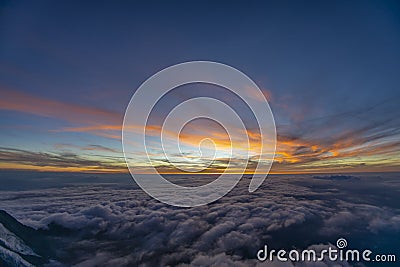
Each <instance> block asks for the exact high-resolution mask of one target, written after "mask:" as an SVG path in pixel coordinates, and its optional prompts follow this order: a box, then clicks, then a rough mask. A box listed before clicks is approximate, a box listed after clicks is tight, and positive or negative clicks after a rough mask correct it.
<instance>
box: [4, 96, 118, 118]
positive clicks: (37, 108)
mask: <svg viewBox="0 0 400 267" xmlns="http://www.w3.org/2000/svg"><path fill="white" fill-rule="evenodd" d="M0 93H1V98H0V109H3V110H12V111H18V112H24V113H30V114H35V115H39V116H44V117H52V118H58V119H62V120H65V121H69V122H73V123H83V124H100V123H101V124H104V123H109V124H118V123H121V122H122V115H121V114H120V113H117V112H113V111H109V110H105V109H101V108H95V107H89V106H83V105H78V104H71V103H64V102H61V101H57V100H51V99H46V98H40V97H37V96H34V95H31V94H27V93H24V92H20V91H14V90H7V89H4V88H1V89H0Z"/></svg>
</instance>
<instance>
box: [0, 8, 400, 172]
mask: <svg viewBox="0 0 400 267" xmlns="http://www.w3.org/2000/svg"><path fill="white" fill-rule="evenodd" d="M399 14H400V3H399V2H398V1H343V2H341V1H331V2H327V1H305V2H302V1H297V2H290V4H289V3H288V2H286V1H275V2H269V3H264V4H262V3H261V2H256V1H253V2H250V3H245V2H237V1H226V2H224V1H220V2H219V3H214V2H213V1H210V2H204V1H203V2H200V1H187V2H184V1H169V2H165V3H156V2H151V1H149V2H148V3H144V1H143V3H138V2H137V3H135V2H128V1H120V2H116V3H115V2H111V1H110V2H108V1H105V2H93V3H92V4H90V3H89V2H86V3H85V4H81V3H80V2H79V1H75V2H74V1H68V2H60V1H5V2H3V3H2V4H0V109H1V113H0V127H1V131H0V168H1V169H18V170H20V169H21V170H37V171H85V172H127V168H126V164H125V161H124V156H123V154H122V145H121V127H122V121H123V116H124V112H125V109H126V107H127V105H128V103H129V100H130V98H131V97H132V95H133V93H134V92H135V90H136V88H138V87H139V86H140V84H141V83H142V82H144V81H145V80H146V79H148V78H149V77H150V76H151V75H153V74H155V73H156V72H158V71H160V70H162V69H164V68H166V67H168V66H171V65H174V64H177V63H182V62H186V61H192V60H209V61H216V62H221V63H224V64H228V65H230V66H233V67H235V68H237V69H239V70H241V71H243V72H244V73H246V74H247V75H248V76H249V77H250V78H251V79H253V80H254V81H255V82H256V83H257V84H258V86H259V87H260V88H261V89H262V90H263V93H264V95H265V96H266V98H267V99H268V100H269V104H270V106H271V109H272V111H273V114H274V117H275V123H276V128H277V135H278V136H277V149H276V155H275V161H274V164H273V166H272V172H273V173H303V172H333V173H342V172H370V171H374V172H375V171H376V172H381V171H400V104H399V103H400V88H399V86H400V75H399V71H400V49H399V47H400V16H399ZM198 96H210V97H214V98H216V99H219V100H221V101H223V102H225V103H227V104H229V105H230V106H232V108H233V109H235V110H236V111H238V113H239V114H240V116H241V117H242V118H243V120H244V121H245V122H246V127H247V132H248V134H249V137H250V139H251V143H250V146H251V149H250V153H249V154H250V155H252V154H251V150H252V149H253V148H254V149H255V148H256V147H257V143H258V141H259V140H258V135H257V130H256V129H255V125H254V118H253V117H252V115H251V113H250V112H249V110H248V107H246V106H245V105H244V104H243V103H242V102H240V101H239V99H237V98H236V97H235V96H234V95H233V94H231V93H228V92H227V91H226V90H225V89H223V88H219V87H216V86H211V85H205V84H193V85H187V86H182V87H180V88H177V89H176V90H174V91H173V92H171V94H168V95H167V96H166V97H165V98H163V99H162V100H161V101H160V102H159V103H158V105H157V107H156V109H155V110H154V112H153V113H152V116H151V117H150V121H149V125H147V127H146V130H147V134H148V137H149V138H150V140H151V141H153V142H152V146H151V156H152V157H153V159H154V165H155V166H156V167H157V168H158V169H159V170H160V171H161V172H165V173H175V172H177V170H176V169H173V168H171V166H170V164H169V163H168V162H167V161H166V160H165V158H163V157H162V156H160V154H161V152H162V150H161V146H160V144H159V142H158V140H157V136H158V135H159V130H160V127H161V125H162V121H163V119H164V118H165V116H166V115H167V114H168V112H169V111H171V109H172V108H173V107H175V106H176V105H177V104H179V103H181V102H182V101H184V100H187V99H189V98H192V97H198ZM194 108H195V107H194ZM180 137H181V141H182V143H183V144H184V149H185V153H186V155H187V156H188V157H189V158H192V159H193V160H189V161H188V162H186V163H184V165H185V168H188V169H190V170H192V171H198V170H200V169H203V168H204V167H205V166H208V165H209V164H210V163H211V165H209V167H208V168H206V170H205V172H210V173H218V172H221V171H222V170H223V169H224V168H225V167H226V165H227V162H228V159H227V158H226V155H225V154H224V149H226V147H229V146H230V143H229V139H228V138H227V136H226V132H225V131H224V130H223V129H222V128H221V126H220V125H218V124H217V123H215V122H211V121H208V120H197V121H194V122H192V123H190V124H188V125H187V127H185V128H184V129H183V131H182V134H181V136H180ZM206 137H209V138H210V139H212V140H213V141H214V143H215V145H216V148H217V153H216V160H215V161H214V162H209V158H210V157H211V154H213V153H211V152H210V155H208V157H207V158H205V159H202V160H198V158H197V157H198V144H199V142H200V141H201V140H203V139H204V138H206ZM152 138H153V139H152ZM205 146H206V148H209V147H208V146H211V144H205ZM206 150H207V149H206ZM255 154H256V153H255ZM130 156H131V157H132V158H133V159H135V160H137V168H139V169H143V172H146V168H147V166H144V165H141V162H142V160H141V159H142V157H143V155H140V154H137V155H130ZM253 156H254V155H253ZM196 158H197V159H196ZM231 160H232V162H234V164H237V165H240V164H241V157H240V155H237V157H236V158H233V159H231ZM250 160H251V158H250ZM182 164H183V163H182ZM182 164H181V165H182ZM253 165H254V162H252V161H250V165H249V166H248V171H249V172H251V170H252V168H253V167H254V166H253Z"/></svg>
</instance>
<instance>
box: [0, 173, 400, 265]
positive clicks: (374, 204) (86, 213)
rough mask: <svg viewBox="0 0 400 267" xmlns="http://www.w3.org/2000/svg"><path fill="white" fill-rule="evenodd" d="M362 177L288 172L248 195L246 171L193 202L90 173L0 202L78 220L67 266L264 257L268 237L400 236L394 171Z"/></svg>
mask: <svg viewBox="0 0 400 267" xmlns="http://www.w3.org/2000/svg"><path fill="white" fill-rule="evenodd" d="M169 179H172V181H173V180H174V179H175V178H174V176H171V177H169ZM176 179H179V177H176ZM186 179H187V180H191V178H190V177H186ZM360 179H363V184H362V185H360V183H358V182H355V180H354V179H348V180H340V181H332V180H326V179H313V178H312V176H306V175H297V176H294V175H281V176H275V177H271V178H270V180H269V182H268V183H266V184H264V185H263V186H262V187H261V188H260V189H259V190H258V191H256V192H255V193H253V194H248V192H247V187H248V179H246V177H245V178H244V179H242V180H241V181H240V183H239V185H238V186H237V187H236V188H235V189H234V190H233V191H232V192H230V193H229V194H228V195H227V196H225V197H223V198H222V199H220V200H218V201H216V202H215V203H212V204H210V205H207V206H202V207H196V208H188V209H181V208H175V207H171V206H168V205H165V204H163V203H159V202H157V201H155V200H154V199H151V198H150V197H148V196H147V195H146V194H145V193H144V192H143V191H142V190H140V189H138V188H137V187H135V186H133V185H132V187H129V186H127V185H123V186H122V184H100V183H97V184H96V183H94V182H93V181H94V180H90V181H91V183H85V178H84V177H82V178H81V180H82V181H81V182H82V183H81V184H76V185H75V186H68V187H64V188H50V189H41V190H25V191H15V192H11V191H8V192H2V194H1V195H0V201H1V203H2V207H3V208H4V209H6V210H7V211H9V212H11V214H13V215H14V216H16V217H17V218H18V219H19V220H21V221H22V222H24V223H26V224H28V225H31V226H34V227H36V228H43V229H47V230H45V231H49V232H50V233H53V234H54V233H56V232H54V231H56V229H57V228H54V226H55V225H59V226H62V227H66V228H68V229H70V230H71V232H70V233H71V234H70V235H69V238H70V239H68V240H65V242H66V243H68V253H74V255H75V256H74V257H73V258H70V257H68V258H64V259H63V260H64V263H65V264H67V265H75V264H76V265H78V266H90V265H91V264H95V263H96V261H97V260H98V258H96V257H99V258H101V259H102V262H107V263H112V262H115V263H117V262H118V263H119V264H120V265H121V266H129V265H143V266H159V265H163V266H165V265H179V264H180V265H181V266H186V264H187V265H194V266H196V264H197V265H204V264H206V265H209V266H212V265H213V264H219V265H218V266H220V265H224V264H230V265H233V266H255V265H257V264H260V266H263V265H262V264H261V263H259V262H258V261H257V259H256V256H255V255H256V253H257V251H258V250H259V249H260V248H262V247H263V245H264V244H268V245H269V246H270V247H271V248H273V249H277V248H292V247H295V248H296V249H305V248H307V247H310V246H321V245H325V246H326V245H328V244H333V243H335V242H336V240H337V238H339V237H346V239H347V240H348V242H349V243H350V244H352V246H355V247H356V246H357V244H358V243H357V242H358V240H359V235H360V233H361V234H362V235H363V236H365V237H366V238H368V240H369V241H368V242H371V243H370V244H373V242H375V241H374V240H376V239H375V238H377V236H379V237H380V238H382V237H383V236H386V235H385V231H389V229H390V236H395V234H396V233H398V231H400V228H399V223H400V220H399V214H400V213H399V210H398V207H396V206H395V204H393V203H396V201H395V199H393V198H397V193H396V192H397V191H396V190H398V186H393V184H391V183H389V184H386V183H385V182H383V181H391V179H392V178H390V177H389V178H388V179H387V178H385V179H384V178H381V180H380V181H382V182H381V183H379V185H377V179H376V177H375V178H374V177H368V176H363V177H360ZM193 181H194V182H193V184H196V183H195V180H193ZM374 189H376V190H378V191H379V192H385V195H386V196H390V198H391V199H389V200H388V203H392V207H389V206H387V205H386V206H385V205H383V204H382V198H381V197H380V196H379V195H377V197H376V198H375V199H373V198H371V196H370V190H374ZM376 194H377V193H376ZM49 199H51V202H49V201H48V200H49ZM389 239H390V238H389ZM60 242H61V243H59V244H55V246H56V247H57V249H58V250H59V251H60V253H61V254H62V253H64V252H63V251H64V248H65V246H66V244H64V243H62V241H60ZM388 242H389V243H390V242H391V241H390V240H388ZM393 242H395V241H393ZM61 254H60V255H61ZM272 264H277V265H276V266H282V265H279V263H277V262H273V263H272ZM286 264H287V266H304V265H301V264H297V263H290V262H289V263H286ZM324 264H325V265H324ZM337 264H340V265H341V266H347V263H337ZM271 266H275V265H271ZM283 266H285V265H283ZM305 266H307V265H305ZM321 266H333V263H329V262H325V263H321Z"/></svg>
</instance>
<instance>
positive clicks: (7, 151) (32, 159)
mask: <svg viewBox="0 0 400 267" xmlns="http://www.w3.org/2000/svg"><path fill="white" fill-rule="evenodd" d="M90 148H92V147H90ZM95 148H97V147H95ZM0 160H1V163H2V164H1V165H2V167H3V168H7V169H18V168H25V169H33V170H50V171H99V172H101V171H112V170H114V171H125V170H126V169H125V166H124V165H123V161H122V159H120V158H116V159H107V160H106V159H104V158H101V159H91V158H89V157H83V156H79V155H77V154H74V153H71V152H61V153H49V152H32V151H27V150H22V149H14V148H7V147H0Z"/></svg>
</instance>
